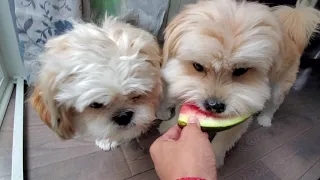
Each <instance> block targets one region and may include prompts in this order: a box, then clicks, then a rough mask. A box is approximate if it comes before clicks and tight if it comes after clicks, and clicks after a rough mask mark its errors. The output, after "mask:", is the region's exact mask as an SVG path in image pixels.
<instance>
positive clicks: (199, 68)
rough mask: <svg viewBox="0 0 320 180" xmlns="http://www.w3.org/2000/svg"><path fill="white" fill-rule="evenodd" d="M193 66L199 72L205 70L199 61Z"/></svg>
mask: <svg viewBox="0 0 320 180" xmlns="http://www.w3.org/2000/svg"><path fill="white" fill-rule="evenodd" d="M193 67H194V68H195V69H196V70H197V71H198V72H203V71H204V67H203V66H202V65H201V64H199V63H193Z"/></svg>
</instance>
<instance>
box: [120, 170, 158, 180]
mask: <svg viewBox="0 0 320 180" xmlns="http://www.w3.org/2000/svg"><path fill="white" fill-rule="evenodd" d="M151 170H154V168H151V169H147V170H145V171H143V172H140V173H138V174H135V175H133V176H131V177H128V178H125V179H124V180H127V179H130V178H133V177H135V176H138V175H140V174H143V173H146V172H148V171H151Z"/></svg>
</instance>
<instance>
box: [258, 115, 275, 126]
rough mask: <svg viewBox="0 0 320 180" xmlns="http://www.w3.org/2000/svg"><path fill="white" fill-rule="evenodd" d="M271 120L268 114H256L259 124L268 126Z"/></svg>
mask: <svg viewBox="0 0 320 180" xmlns="http://www.w3.org/2000/svg"><path fill="white" fill-rule="evenodd" d="M271 121H272V118H271V117H268V116H258V123H259V124H260V125H261V126H264V127H270V126H271Z"/></svg>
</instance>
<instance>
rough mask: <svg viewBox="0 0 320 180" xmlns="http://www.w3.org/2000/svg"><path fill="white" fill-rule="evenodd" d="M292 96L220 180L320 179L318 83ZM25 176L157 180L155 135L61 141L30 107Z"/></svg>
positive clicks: (4, 159)
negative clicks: (99, 142) (103, 147)
mask: <svg viewBox="0 0 320 180" xmlns="http://www.w3.org/2000/svg"><path fill="white" fill-rule="evenodd" d="M313 82H314V83H310V84H309V85H308V87H307V88H305V89H304V90H302V91H300V92H292V93H291V94H290V95H289V97H287V98H286V101H285V103H284V104H283V105H282V107H281V109H280V110H279V111H278V112H277V113H276V115H275V118H274V121H273V125H272V127H271V128H264V127H260V126H259V125H257V124H256V123H254V124H253V125H252V126H251V128H250V130H249V131H248V132H247V133H246V134H245V135H244V136H243V137H242V138H241V140H240V141H239V143H237V145H236V147H235V148H234V149H233V150H232V151H231V152H230V153H228V157H227V158H226V162H225V166H224V167H223V168H222V169H220V170H219V179H220V180H223V179H227V180H234V179H250V180H251V179H258V180H262V179H265V180H279V179H282V180H295V179H301V180H317V179H319V178H320V161H319V160H320V87H319V85H318V83H315V82H320V81H319V79H318V80H317V81H315V79H313ZM13 100H14V97H13V98H12V101H11V103H10V105H9V109H8V111H7V114H6V117H5V121H4V123H3V125H2V127H1V131H0V180H7V179H10V172H11V171H10V168H11V146H12V121H13V111H14V101H13ZM25 107H26V114H25V122H26V123H25V137H24V138H25V174H26V177H28V179H31V180H51V179H52V180H53V179H55V180H57V179H59V180H62V179H66V180H72V179H77V180H82V179H94V180H96V179H103V180H109V179H110V180H113V179H119V180H122V179H130V180H153V179H158V178H157V176H156V174H155V171H154V169H153V164H152V162H151V159H150V157H149V155H148V146H149V145H150V143H151V142H152V141H153V140H154V139H155V138H156V137H157V133H153V134H151V135H149V137H148V138H147V139H146V138H143V140H142V141H141V142H140V143H139V144H138V143H136V142H132V143H130V144H127V145H123V146H121V147H119V148H118V149H116V150H114V151H111V152H103V151H100V150H99V149H98V148H97V147H95V146H94V143H93V142H91V141H90V139H76V140H71V141H65V142H63V141H60V140H59V139H58V138H57V137H56V136H55V134H54V133H52V132H51V131H50V130H49V129H48V128H47V126H46V125H44V124H43V123H42V121H40V120H39V118H38V116H37V115H36V114H35V112H34V111H33V110H32V109H31V107H30V106H29V105H28V104H26V106H25Z"/></svg>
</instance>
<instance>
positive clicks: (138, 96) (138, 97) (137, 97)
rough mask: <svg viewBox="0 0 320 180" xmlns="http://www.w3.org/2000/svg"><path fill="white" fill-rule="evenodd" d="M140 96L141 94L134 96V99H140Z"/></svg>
mask: <svg viewBox="0 0 320 180" xmlns="http://www.w3.org/2000/svg"><path fill="white" fill-rule="evenodd" d="M140 98H141V95H137V96H134V97H132V100H138V99H140Z"/></svg>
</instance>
